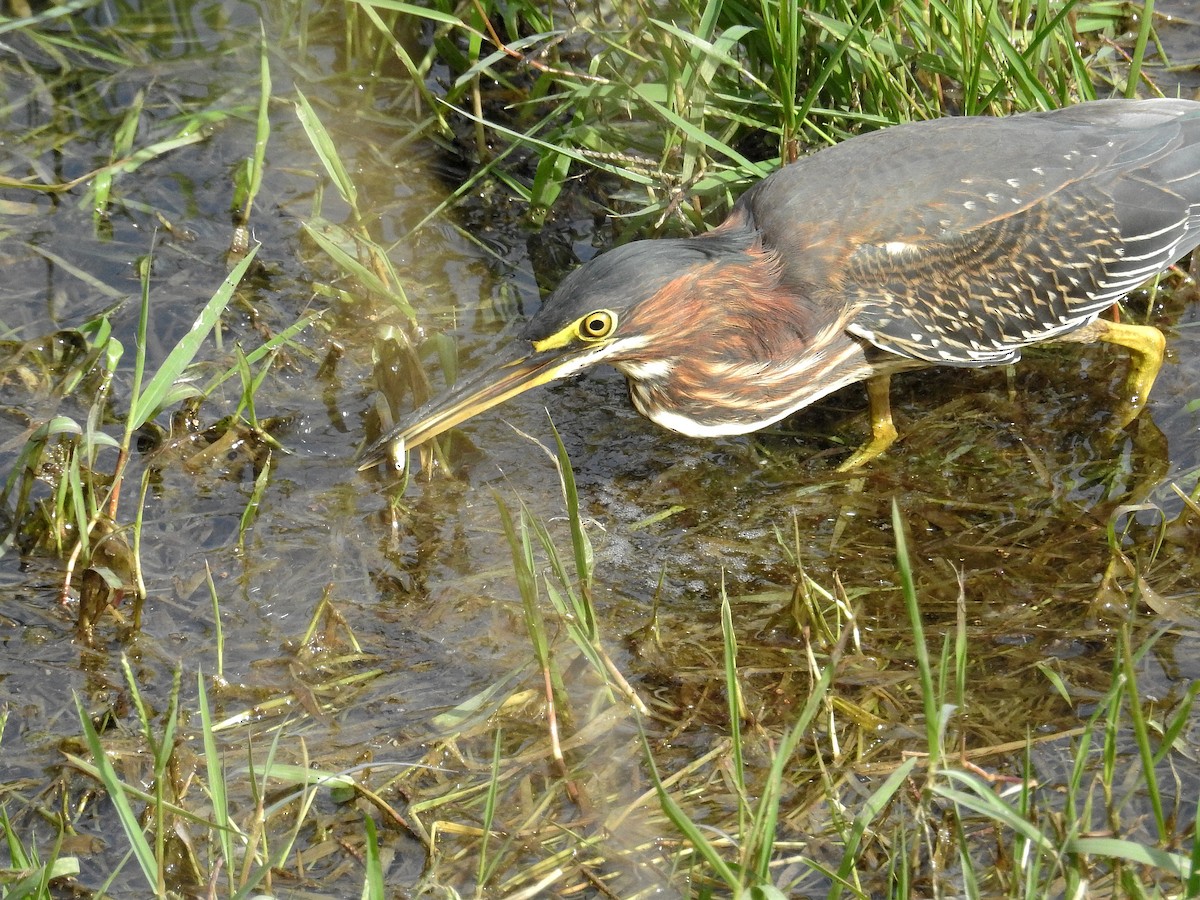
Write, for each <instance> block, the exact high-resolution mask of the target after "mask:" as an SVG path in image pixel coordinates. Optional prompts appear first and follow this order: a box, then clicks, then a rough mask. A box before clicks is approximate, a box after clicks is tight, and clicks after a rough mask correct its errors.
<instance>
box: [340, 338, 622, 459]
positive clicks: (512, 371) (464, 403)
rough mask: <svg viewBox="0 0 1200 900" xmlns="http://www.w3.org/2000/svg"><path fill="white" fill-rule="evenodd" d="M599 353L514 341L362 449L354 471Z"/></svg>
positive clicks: (596, 348) (597, 349) (400, 453)
mask: <svg viewBox="0 0 1200 900" xmlns="http://www.w3.org/2000/svg"><path fill="white" fill-rule="evenodd" d="M603 349H604V345H593V346H590V347H586V348H581V349H579V350H576V351H571V350H563V349H562V348H555V349H552V350H543V351H541V352H538V351H531V350H530V349H529V345H528V344H526V343H525V342H523V341H518V342H516V343H514V344H513V345H512V346H510V347H508V348H506V349H504V350H502V351H501V352H500V355H499V358H498V359H497V360H495V361H494V362H493V363H492V365H491V366H489V367H488V368H486V369H484V370H483V371H482V372H480V373H478V374H476V375H474V376H473V377H471V378H468V379H467V380H466V381H463V382H460V383H459V384H456V385H455V386H454V387H453V388H451V389H450V391H449V392H447V393H445V394H443V395H442V396H441V397H438V398H436V399H434V400H431V401H430V402H429V403H426V404H425V405H424V406H422V407H421V408H420V409H418V410H416V411H415V412H413V413H412V415H410V416H409V417H408V418H407V419H405V420H404V421H402V422H401V423H400V424H399V425H398V426H396V427H395V428H393V429H392V430H391V431H389V432H388V433H387V434H385V435H384V436H383V437H381V438H380V439H379V440H377V441H376V442H375V443H373V444H372V445H371V446H369V447H367V448H366V449H365V450H364V451H363V452H362V453H361V454H360V456H359V459H358V463H359V465H358V468H359V471H362V470H363V469H369V468H371V467H372V466H377V465H379V464H380V463H381V462H384V461H385V460H387V459H388V458H389V457H392V456H393V455H394V456H396V457H400V456H403V455H404V452H405V451H406V450H408V449H410V448H412V447H415V446H417V445H418V444H422V443H424V442H425V441H427V440H429V439H430V438H434V437H437V436H438V435H439V434H441V433H442V432H443V431H446V430H448V429H450V428H453V427H454V426H455V425H458V424H460V423H462V422H465V421H466V420H467V419H470V418H471V417H472V416H476V415H478V414H479V413H481V412H484V411H485V410H489V409H491V408H492V407H493V406H498V405H499V404H501V403H503V402H504V401H505V400H508V399H510V398H512V397H515V396H517V394H522V393H524V392H525V391H527V390H529V389H530V388H534V387H537V386H538V385H540V384H546V383H547V382H549V381H554V380H555V379H557V378H565V377H566V376H568V375H573V374H574V373H576V372H578V371H580V370H582V369H586V368H587V367H588V366H589V365H591V364H592V362H594V361H595V360H594V357H596V356H598V355H600V353H601V352H602V351H603Z"/></svg>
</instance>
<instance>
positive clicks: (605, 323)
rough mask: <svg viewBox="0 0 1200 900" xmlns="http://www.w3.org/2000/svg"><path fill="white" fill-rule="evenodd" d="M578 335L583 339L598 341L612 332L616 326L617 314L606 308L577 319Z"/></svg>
mask: <svg viewBox="0 0 1200 900" xmlns="http://www.w3.org/2000/svg"><path fill="white" fill-rule="evenodd" d="M577 327H578V329H579V337H580V339H581V340H584V341H599V340H603V339H604V338H606V337H608V336H609V335H610V334H612V333H613V329H614V328H616V327H617V314H616V313H615V312H610V311H609V310H607V309H598V310H596V311H595V312H592V313H588V314H587V315H586V316H584V317H583V318H582V319H580V320H579V322H578V324H577Z"/></svg>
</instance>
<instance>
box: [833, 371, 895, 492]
mask: <svg viewBox="0 0 1200 900" xmlns="http://www.w3.org/2000/svg"><path fill="white" fill-rule="evenodd" d="M891 383H892V379H891V376H890V375H876V376H875V377H874V378H869V379H867V402H868V406H869V408H870V412H871V439H870V440H869V441H867V442H866V443H865V444H863V445H862V446H861V447H859V448H858V449H857V450H856V451H854V453H852V454H851V455H850V458H849V459H847V460H846V461H845V462H843V463H842V464H841V465H840V466H838V468H837V470H838V471H839V472H851V471H853V470H854V469H857V468H858V467H859V466H861V465H864V464H865V463H869V462H870V461H871V460H873V459H874V458H875V457H877V456H879V455H880V454H882V453H883V452H884V451H885V450H887V448H888V447H890V446H892V444H894V443H896V439H897V438H898V437H899V436H900V435H899V434H898V433H897V432H896V425H895V423H894V422H893V421H892V402H891V397H890V392H891Z"/></svg>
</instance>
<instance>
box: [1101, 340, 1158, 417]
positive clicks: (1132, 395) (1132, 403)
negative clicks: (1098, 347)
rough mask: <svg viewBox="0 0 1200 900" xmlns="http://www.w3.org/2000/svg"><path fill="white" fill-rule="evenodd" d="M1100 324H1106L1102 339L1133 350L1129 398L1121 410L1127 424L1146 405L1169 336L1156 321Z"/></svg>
mask: <svg viewBox="0 0 1200 900" xmlns="http://www.w3.org/2000/svg"><path fill="white" fill-rule="evenodd" d="M1096 324H1097V325H1100V326H1101V327H1102V328H1103V331H1101V333H1100V335H1099V339H1100V340H1102V341H1104V342H1106V343H1109V344H1118V345H1120V346H1122V347H1125V348H1127V349H1128V350H1129V351H1130V353H1131V354H1132V356H1131V359H1130V368H1129V382H1128V385H1129V386H1128V388H1127V389H1126V395H1125V401H1124V402H1123V403H1122V405H1121V409H1120V410H1119V411H1118V427H1119V428H1124V427H1125V426H1127V425H1128V424H1129V423H1131V422H1132V421H1133V420H1134V419H1136V418H1137V417H1138V416H1139V415H1140V414H1141V412H1142V410H1143V409H1145V408H1146V400H1147V399H1148V398H1149V396H1150V389H1151V388H1152V387H1153V386H1154V379H1155V378H1157V377H1158V372H1159V370H1160V369H1161V368H1162V364H1163V357H1164V356H1165V354H1166V349H1167V340H1166V338H1164V337H1163V333H1162V332H1161V331H1159V330H1158V329H1157V328H1155V327H1153V326H1152V325H1127V324H1125V323H1124V322H1108V321H1105V320H1103V319H1101V320H1099V321H1098V322H1097V323H1096Z"/></svg>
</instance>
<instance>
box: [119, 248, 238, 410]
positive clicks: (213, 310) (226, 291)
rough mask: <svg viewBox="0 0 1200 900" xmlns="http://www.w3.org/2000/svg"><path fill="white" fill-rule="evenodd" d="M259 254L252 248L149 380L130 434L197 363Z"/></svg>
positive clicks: (135, 407)
mask: <svg viewBox="0 0 1200 900" xmlns="http://www.w3.org/2000/svg"><path fill="white" fill-rule="evenodd" d="M257 253H258V247H252V248H251V249H250V252H249V253H247V254H246V255H245V257H243V258H242V259H241V261H240V262H238V264H237V265H236V266H234V267H233V270H232V271H231V272H230V273H229V274H228V275H227V276H226V277H225V280H224V281H223V282H222V283H221V286H220V287H219V288H218V289H217V292H216V293H215V294H213V296H212V298H211V299H210V300H209V301H208V303H207V304H205V306H204V309H202V310H201V311H200V315H199V316H198V317H197V318H196V322H195V324H194V325H193V326H192V329H191V331H189V332H188V333H187V334H186V335H184V337H183V339H182V340H180V341H179V343H178V344H176V345H175V346H174V348H172V350H171V352H170V353H168V354H167V358H166V359H164V360H163V362H162V365H161V366H159V368H158V371H157V372H155V373H154V377H153V378H151V379H150V381H149V383H148V384H147V385H146V388H145V390H144V391H142V393H141V394H140V395H139V396H138V397H137V398H136V399H135V400H134V401H133V406H132V408H131V409H130V412H129V422H130V424H129V426H128V427H129V428H130V430H131V431H136V430H137V429H139V428H141V427H142V426H143V425H144V424H146V422H148V421H149V420H150V419H151V418H152V417H153V416H154V415H155V414H156V413H157V412H158V411H159V410H160V409H161V408H162V406H163V404H164V402H165V401H166V398H167V397H169V396H170V395H171V390H172V388H173V387H174V386H175V382H176V381H177V380H178V379H179V376H180V375H182V374H183V371H184V369H186V368H187V367H188V366H189V365H191V364H192V362H193V360H195V358H196V354H197V353H199V352H200V347H201V346H202V345H203V344H204V341H205V340H206V339H207V338H208V335H209V333H210V332H211V331H212V330H213V328H214V327H216V324H217V322H218V321H219V320H220V318H221V314H222V313H223V312H224V311H225V307H226V306H228V305H229V301H230V300H232V299H233V293H234V291H235V290H236V289H237V286H238V284H240V283H241V280H242V277H243V276H244V275H245V274H246V271H247V270H248V269H249V268H250V264H251V263H252V262H253V261H254V257H255V255H256V254H257Z"/></svg>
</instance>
